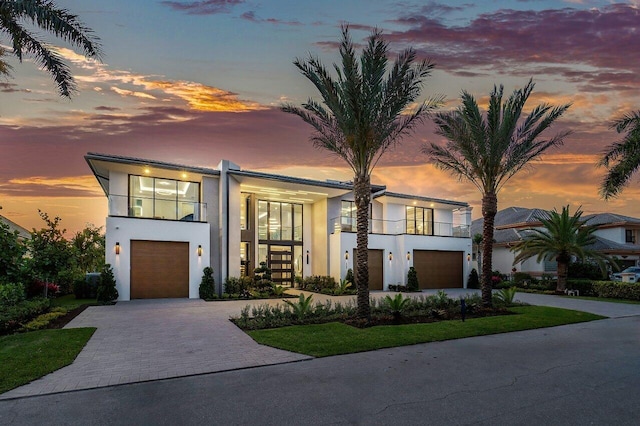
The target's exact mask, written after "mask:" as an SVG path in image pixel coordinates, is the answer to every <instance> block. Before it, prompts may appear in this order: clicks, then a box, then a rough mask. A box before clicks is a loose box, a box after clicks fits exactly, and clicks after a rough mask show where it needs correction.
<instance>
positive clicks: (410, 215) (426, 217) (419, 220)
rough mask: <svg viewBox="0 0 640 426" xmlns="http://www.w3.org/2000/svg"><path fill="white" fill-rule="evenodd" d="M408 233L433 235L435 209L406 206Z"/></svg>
mask: <svg viewBox="0 0 640 426" xmlns="http://www.w3.org/2000/svg"><path fill="white" fill-rule="evenodd" d="M406 221H407V234H415V235H433V209H428V208H424V207H415V206H407V207H406Z"/></svg>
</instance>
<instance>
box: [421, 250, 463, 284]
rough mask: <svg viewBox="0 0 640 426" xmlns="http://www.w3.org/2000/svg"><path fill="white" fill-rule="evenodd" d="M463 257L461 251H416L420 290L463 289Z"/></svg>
mask: <svg viewBox="0 0 640 426" xmlns="http://www.w3.org/2000/svg"><path fill="white" fill-rule="evenodd" d="M463 256H464V253H463V252H461V251H437V250H414V251H413V267H414V268H416V272H417V273H418V284H419V285H420V288H421V289H430V288H462V286H463V279H462V273H463Z"/></svg>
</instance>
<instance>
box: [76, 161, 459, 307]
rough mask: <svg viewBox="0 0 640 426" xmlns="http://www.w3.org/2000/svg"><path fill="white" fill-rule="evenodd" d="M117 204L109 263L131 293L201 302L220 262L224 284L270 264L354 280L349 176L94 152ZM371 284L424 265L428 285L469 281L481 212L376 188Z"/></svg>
mask: <svg viewBox="0 0 640 426" xmlns="http://www.w3.org/2000/svg"><path fill="white" fill-rule="evenodd" d="M85 159H86V161H87V163H88V164H89V167H90V168H91V170H92V171H93V173H94V175H95V176H96V178H97V179H98V182H99V183H100V185H101V186H102V188H103V190H104V192H105V194H106V196H107V197H108V200H109V207H108V217H107V221H106V247H107V252H106V261H107V263H110V264H111V265H112V267H113V269H114V274H115V277H116V281H117V288H118V292H119V294H120V300H130V299H139V298H162V297H189V298H197V297H198V286H199V283H200V280H201V278H202V272H203V269H204V268H205V267H207V266H211V267H212V268H213V269H214V278H215V281H216V285H217V288H218V291H223V289H222V285H221V284H222V283H223V282H224V279H225V278H227V277H239V276H243V275H250V274H251V273H252V271H253V269H254V268H255V267H256V266H258V265H259V263H260V262H267V264H268V265H269V267H270V268H271V269H272V272H273V275H272V278H273V281H275V282H277V283H279V284H281V285H285V286H293V285H294V283H295V277H296V276H299V277H306V276H310V275H331V276H333V277H334V278H335V279H340V278H344V276H345V275H346V273H347V271H348V269H350V268H353V261H354V259H355V253H354V249H355V247H356V234H355V226H356V219H355V205H354V202H353V186H352V184H351V183H350V182H338V181H318V180H310V179H301V178H294V177H289V176H280V175H275V174H267V173H260V172H255V171H248V170H242V169H240V167H239V166H237V165H235V164H233V163H232V162H230V161H227V160H223V161H221V162H220V164H219V165H218V167H217V168H215V169H214V168H202V167H191V166H185V165H179V164H170V163H165V162H159V161H152V160H144V159H139V158H129V157H121V156H113V155H104V154H95V153H89V154H87V155H86V156H85ZM371 199H372V201H371V205H370V213H369V214H370V227H369V232H370V235H369V278H370V283H369V287H370V289H372V290H386V289H388V285H389V284H405V283H406V275H407V271H408V268H409V267H410V266H414V267H415V268H416V270H417V272H418V279H419V283H420V286H421V287H422V288H451V287H464V286H466V277H467V276H468V273H469V270H470V260H471V239H470V233H469V229H470V226H471V208H470V207H469V205H468V204H467V203H462V202H457V201H449V200H441V199H437V198H430V197H422V196H413V195H406V194H398V193H393V192H389V191H387V190H386V188H385V187H384V186H379V185H374V186H373V187H372V194H371Z"/></svg>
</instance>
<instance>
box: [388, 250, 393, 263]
mask: <svg viewBox="0 0 640 426" xmlns="http://www.w3.org/2000/svg"><path fill="white" fill-rule="evenodd" d="M391 260H393V253H392V252H389V261H391Z"/></svg>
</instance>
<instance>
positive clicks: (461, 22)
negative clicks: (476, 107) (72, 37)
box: [0, 0, 640, 232]
mask: <svg viewBox="0 0 640 426" xmlns="http://www.w3.org/2000/svg"><path fill="white" fill-rule="evenodd" d="M57 4H58V5H59V6H60V7H64V8H67V9H69V10H70V11H72V12H73V13H75V14H78V15H79V16H80V18H81V20H82V21H83V22H84V23H85V24H86V25H87V26H88V27H90V28H92V29H93V30H94V31H95V33H96V35H97V36H99V37H100V39H101V43H102V45H103V50H104V58H103V62H102V63H99V62H95V61H90V60H86V59H84V57H83V56H81V55H79V54H77V53H74V51H73V50H70V49H69V48H68V46H66V47H65V46H64V44H63V43H62V42H60V41H56V44H57V45H58V46H61V50H60V52H61V54H62V55H63V56H64V57H66V58H67V59H68V61H69V63H71V64H72V70H73V73H74V75H75V76H76V79H77V82H78V86H79V89H80V92H79V93H78V94H77V95H76V96H75V97H74V98H73V99H72V100H71V101H69V100H67V99H63V98H60V96H58V94H57V92H56V90H55V85H54V83H53V81H52V80H51V79H50V77H49V75H48V74H46V73H45V72H43V71H40V70H39V69H38V67H37V66H36V65H34V64H33V62H32V61H30V60H25V61H24V62H23V63H22V64H19V63H18V62H17V61H16V60H14V59H13V58H10V63H11V64H12V65H13V67H14V70H13V78H10V79H7V80H0V97H1V99H2V102H1V103H0V150H1V153H2V155H1V156H0V206H2V210H1V211H0V214H2V215H4V216H6V217H8V218H10V219H11V220H13V221H15V222H17V223H18V224H21V225H22V226H24V227H26V228H28V229H31V228H32V227H36V228H40V227H41V226H42V225H43V222H42V221H41V220H40V219H39V217H38V213H37V210H38V209H42V210H44V211H46V212H48V213H49V214H50V215H59V216H61V217H62V219H63V222H62V224H63V225H64V226H65V227H66V228H67V229H68V230H69V231H70V232H73V231H76V230H78V229H81V228H82V227H84V226H85V224H86V223H88V222H89V223H93V224H95V225H98V226H100V225H104V221H105V216H106V214H107V201H106V197H105V196H104V194H103V192H102V190H101V189H100V187H99V185H98V183H97V181H96V180H95V178H94V177H93V175H92V174H91V172H90V170H89V167H88V166H87V164H86V162H85V161H84V158H83V156H84V155H85V154H86V153H87V152H89V151H91V152H100V153H106V154H117V155H126V156H135V157H142V158H148V159H153V160H161V161H169V162H176V163H181V164H187V165H193V166H205V167H215V166H216V165H217V164H218V162H219V161H220V160H221V159H229V160H231V161H234V162H236V163H238V164H239V165H240V166H241V167H242V168H244V169H249V170H261V171H266V172H271V173H280V174H286V175H293V176H298V177H308V178H315V179H326V178H331V179H345V180H346V179H349V178H350V177H351V174H350V172H349V170H348V169H346V168H345V167H343V166H344V163H342V162H341V161H340V160H337V159H336V158H335V157H332V156H331V155H330V154H328V153H327V152H324V151H319V150H316V149H315V148H313V147H312V145H311V143H310V142H309V141H308V137H309V135H310V128H309V127H308V126H307V125H305V124H304V123H303V122H302V121H301V120H300V119H299V118H297V117H295V116H290V115H287V114H285V113H282V112H280V110H279V109H278V107H279V105H281V104H282V103H284V102H292V103H295V104H300V103H302V102H304V101H306V100H307V98H309V97H314V98H316V99H318V95H317V94H316V92H315V90H314V88H313V87H312V86H311V84H310V83H309V82H308V81H307V80H306V79H305V78H304V77H303V76H302V75H300V74H299V72H298V71H297V69H296V68H295V67H294V66H293V64H292V61H293V60H294V59H295V58H296V57H301V58H304V57H306V56H308V54H309V52H311V53H313V54H314V55H317V56H319V57H320V58H321V59H322V60H323V62H324V63H325V64H326V65H331V64H332V63H333V62H336V61H337V60H338V54H337V49H336V42H337V41H338V39H339V35H340V30H339V28H340V24H341V23H345V22H348V23H349V24H350V25H351V28H352V30H353V31H352V35H353V37H354V40H356V41H357V42H361V41H362V40H363V39H364V38H365V37H366V36H367V35H368V34H369V32H370V30H371V28H373V27H377V28H380V29H382V30H383V32H384V34H385V36H386V38H387V40H389V41H390V43H391V49H392V51H394V52H396V51H399V50H400V49H403V48H405V47H407V46H413V47H414V48H415V49H416V50H417V51H418V52H419V55H420V57H428V58H431V59H432V60H433V61H434V62H435V63H436V70H435V72H434V73H433V75H432V76H431V77H429V78H428V79H427V81H426V84H425V87H424V90H423V93H424V96H425V97H427V96H433V95H439V94H441V95H444V96H445V97H446V100H447V101H446V104H445V106H443V108H445V109H450V108H454V107H456V106H457V105H458V103H459V96H460V92H461V90H463V89H464V90H466V91H468V92H470V93H472V94H474V95H475V96H476V97H477V98H478V99H479V101H480V104H481V105H486V99H487V97H488V94H489V92H490V91H491V89H492V87H493V85H494V84H504V85H505V92H506V93H511V91H513V90H514V89H515V88H519V87H522V86H524V85H525V84H526V83H527V81H528V79H529V78H530V77H533V79H534V81H535V83H536V87H535V90H534V94H533V96H532V98H530V100H529V107H532V106H534V105H536V104H538V103H540V102H549V103H552V104H561V103H567V102H572V103H573V106H572V107H571V109H570V110H569V112H568V113H567V114H566V115H565V116H564V117H563V118H562V119H561V120H560V121H559V122H558V123H557V124H556V126H555V127H554V128H553V129H552V130H553V132H558V131H561V130H565V129H570V130H572V131H573V134H572V135H571V136H569V137H568V138H567V139H566V142H565V145H564V146H563V147H561V148H558V149H555V150H553V151H550V152H548V154H546V155H545V156H544V157H543V159H542V161H540V162H537V163H534V164H533V165H532V166H531V167H530V168H529V169H528V170H526V171H525V172H524V173H521V174H519V175H517V176H516V177H515V178H513V179H512V180H511V181H510V182H509V183H508V184H507V185H506V187H505V188H504V189H503V190H502V192H501V193H500V194H499V208H500V209H502V208H506V207H509V206H522V207H539V208H545V209H552V208H554V207H555V208H558V209H560V208H561V207H562V206H563V205H566V204H571V206H572V210H573V209H575V208H577V207H578V206H582V209H583V210H584V211H585V213H595V212H604V211H609V212H615V213H620V214H626V215H630V216H635V217H640V203H638V202H637V200H638V199H640V197H639V195H640V189H639V185H638V178H637V177H634V178H633V179H632V182H631V185H630V186H629V187H628V188H626V189H625V190H624V191H623V192H622V195H621V196H620V197H619V198H617V199H615V200H612V201H609V202H604V201H602V200H601V199H600V197H599V196H598V184H599V182H600V180H601V179H602V177H603V175H604V170H603V169H598V168H596V167H595V163H596V161H597V159H598V157H599V155H600V153H601V152H602V150H603V149H604V148H605V147H606V146H607V145H608V144H610V143H612V142H614V141H616V140H618V139H619V137H620V136H619V135H617V134H616V133H615V132H614V131H613V130H610V129H609V124H610V122H611V120H613V119H614V118H617V117H619V116H620V115H622V114H623V113H625V112H630V111H632V110H637V109H640V92H639V89H640V78H639V77H638V76H639V75H640V59H639V58H638V52H640V10H639V9H638V7H639V4H640V1H638V0H635V1H630V2H617V3H613V2H610V1H589V0H584V1H579V0H573V1H569V0H567V1H545V0H540V1H536V0H528V1H527V0H520V1H477V2H472V1H469V0H466V1H447V2H446V3H445V2H442V3H440V2H420V1H383V0H370V1H364V0H362V1H360V0H358V1H355V0H347V1H345V0H341V1H334V0H330V1H326V0H323V1H300V0H297V1H283V0H270V1H263V2H257V1H251V0H247V1H245V0H210V1H182V0H176V1H155V0H153V1H152V0H136V1H131V0H127V1H125V0H110V1H99V0H58V1H57ZM3 37H4V35H2V34H0V43H2V45H3V46H7V45H8V44H9V41H8V39H7V38H6V37H5V38H3ZM52 40H54V39H52ZM439 141H441V138H440V137H438V136H436V135H434V133H433V125H432V124H431V123H430V122H427V123H425V125H424V126H423V127H420V128H419V129H418V130H417V132H416V134H415V135H414V136H413V137H410V138H406V139H405V140H404V141H403V143H402V144H401V145H400V146H399V147H397V148H396V149H395V150H393V151H391V152H389V153H388V154H386V155H385V156H384V157H383V161H382V162H381V163H380V164H379V165H378V167H377V168H376V169H375V172H374V176H373V179H372V181H373V183H378V184H385V185H387V187H388V189H389V190H391V191H394V192H405V193H412V194H419V195H425V196H432V197H437V198H448V199H453V200H457V201H465V202H468V203H470V204H471V205H472V206H473V207H474V210H473V217H474V218H477V217H479V216H480V215H481V212H480V205H479V203H480V194H479V193H478V192H477V190H476V189H475V187H473V186H472V185H470V184H468V183H466V182H458V181H457V180H456V179H455V178H453V177H451V176H450V175H448V174H446V173H444V172H441V171H438V170H436V169H435V168H434V167H433V166H432V165H430V164H429V158H427V157H426V156H425V155H423V154H421V153H420V146H421V145H422V144H424V143H427V142H439Z"/></svg>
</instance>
